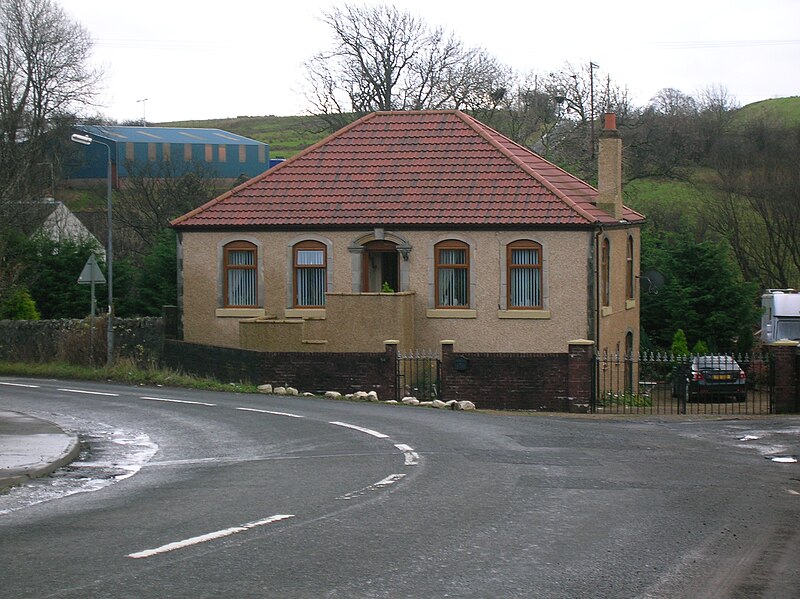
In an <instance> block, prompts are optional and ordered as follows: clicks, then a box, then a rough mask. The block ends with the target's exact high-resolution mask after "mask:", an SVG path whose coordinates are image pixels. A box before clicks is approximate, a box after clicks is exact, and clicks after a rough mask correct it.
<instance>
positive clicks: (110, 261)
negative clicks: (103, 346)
mask: <svg viewBox="0 0 800 599" xmlns="http://www.w3.org/2000/svg"><path fill="white" fill-rule="evenodd" d="M70 139H71V140H72V141H74V142H75V143H79V144H81V145H84V146H90V145H92V144H93V143H95V144H100V145H103V146H105V147H106V150H107V151H108V168H107V171H106V179H107V186H106V226H107V227H108V243H107V244H106V264H107V269H108V277H107V279H108V333H107V335H108V336H107V340H108V341H107V348H108V349H107V353H106V366H109V367H110V366H112V365H113V364H114V285H113V281H114V278H113V273H114V243H113V241H112V234H111V145H110V144H108V143H106V142H104V141H100V140H99V139H94V138H92V137H89V136H88V135H81V134H80V133H73V134H72V136H71V137H70Z"/></svg>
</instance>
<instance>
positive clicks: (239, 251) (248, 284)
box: [223, 241, 258, 308]
mask: <svg viewBox="0 0 800 599" xmlns="http://www.w3.org/2000/svg"><path fill="white" fill-rule="evenodd" d="M256 255H257V248H256V246H255V245H253V244H252V243H250V242H247V241H232V242H231V243H229V244H227V245H226V246H225V247H224V252H223V260H224V267H225V273H224V278H223V280H224V284H225V291H224V297H225V307H226V308H255V307H257V306H258V280H257V273H258V269H257V261H256Z"/></svg>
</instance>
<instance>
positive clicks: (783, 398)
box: [768, 340, 800, 414]
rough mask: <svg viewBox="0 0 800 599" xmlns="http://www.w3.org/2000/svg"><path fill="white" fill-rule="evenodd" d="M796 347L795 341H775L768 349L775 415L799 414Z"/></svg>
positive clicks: (799, 400)
mask: <svg viewBox="0 0 800 599" xmlns="http://www.w3.org/2000/svg"><path fill="white" fill-rule="evenodd" d="M798 346H800V343H798V342H797V341H787V340H783V341H776V342H775V343H770V344H769V346H768V349H769V351H770V353H771V354H772V359H773V369H774V372H775V382H774V384H773V387H772V394H773V395H772V399H773V405H774V408H775V413H776V414H795V413H798V412H800V405H799V402H800V389H798V386H799V383H800V382H799V381H798V375H800V373H798Z"/></svg>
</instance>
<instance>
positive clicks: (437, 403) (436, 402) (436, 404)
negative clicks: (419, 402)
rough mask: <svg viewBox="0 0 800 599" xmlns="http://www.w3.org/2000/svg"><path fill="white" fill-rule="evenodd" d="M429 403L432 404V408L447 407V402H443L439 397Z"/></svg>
mask: <svg viewBox="0 0 800 599" xmlns="http://www.w3.org/2000/svg"><path fill="white" fill-rule="evenodd" d="M431 404H432V405H433V407H434V408H438V409H440V410H441V409H443V408H446V407H447V404H446V403H444V402H443V401H441V400H439V399H434V400H433V401H432V402H431Z"/></svg>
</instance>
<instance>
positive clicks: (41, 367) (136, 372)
mask: <svg viewBox="0 0 800 599" xmlns="http://www.w3.org/2000/svg"><path fill="white" fill-rule="evenodd" d="M0 375H5V376H9V375H12V376H26V377H35V378H57V379H76V380H84V381H113V382H116V383H125V384H129V385H153V386H163V387H183V388H187V389H202V390H204V391H228V392H234V393H257V392H258V388H257V386H256V385H251V384H246V383H224V382H222V381H217V380H215V379H210V378H198V377H193V376H189V375H186V374H181V373H179V372H175V371H173V370H166V369H161V368H138V367H137V366H136V365H135V364H134V363H133V362H131V361H127V360H120V361H119V362H117V363H116V364H114V365H113V366H112V367H111V368H108V367H102V368H91V367H89V366H76V365H74V364H66V363H64V362H45V363H42V364H27V363H23V362H0Z"/></svg>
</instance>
